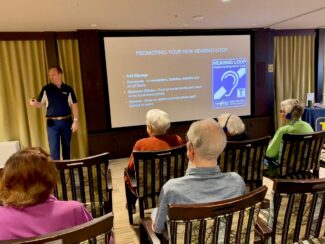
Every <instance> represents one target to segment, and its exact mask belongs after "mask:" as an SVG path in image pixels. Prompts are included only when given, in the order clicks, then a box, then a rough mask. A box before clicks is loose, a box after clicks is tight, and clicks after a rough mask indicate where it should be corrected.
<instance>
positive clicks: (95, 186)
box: [53, 153, 113, 218]
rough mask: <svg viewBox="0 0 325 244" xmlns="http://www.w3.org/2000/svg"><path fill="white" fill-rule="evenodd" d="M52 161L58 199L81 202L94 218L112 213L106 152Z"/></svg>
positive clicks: (109, 175) (110, 186)
mask: <svg viewBox="0 0 325 244" xmlns="http://www.w3.org/2000/svg"><path fill="white" fill-rule="evenodd" d="M53 162H54V164H55V165H56V167H57V169H58V172H59V178H60V181H59V182H58V184H57V186H56V187H55V189H54V195H55V196H56V197H57V198H58V199H60V200H76V201H79V202H82V203H84V205H85V207H86V208H87V209H88V210H89V211H90V212H91V214H92V216H93V217H94V218H96V217H98V216H102V215H104V214H107V213H110V212H112V210H113V206H112V189H113V188H112V181H111V173H110V170H109V168H108V166H109V153H102V154H98V155H94V156H90V157H87V158H81V159H72V160H61V161H60V160H57V161H53Z"/></svg>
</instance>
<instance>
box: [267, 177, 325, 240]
mask: <svg viewBox="0 0 325 244" xmlns="http://www.w3.org/2000/svg"><path fill="white" fill-rule="evenodd" d="M271 201H273V204H271V206H272V205H273V206H274V209H272V208H271V209H270V211H271V212H272V211H273V214H272V213H271V214H270V216H271V217H270V218H269V222H268V225H269V226H270V228H271V229H272V230H273V231H272V236H271V240H272V241H271V243H292V242H297V241H300V240H306V239H310V238H313V237H316V238H317V237H320V236H323V235H324V234H325V233H324V228H325V227H324V226H325V216H324V208H325V179H310V180H275V181H274V185H273V199H272V200H271ZM272 216H273V218H272Z"/></svg>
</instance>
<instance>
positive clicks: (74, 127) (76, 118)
mask: <svg viewBox="0 0 325 244" xmlns="http://www.w3.org/2000/svg"><path fill="white" fill-rule="evenodd" d="M71 111H72V117H73V123H72V125H71V130H72V132H73V133H74V132H76V131H77V130H78V128H79V124H78V123H79V122H78V121H79V114H78V104H77V103H72V104H71Z"/></svg>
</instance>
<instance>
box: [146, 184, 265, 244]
mask: <svg viewBox="0 0 325 244" xmlns="http://www.w3.org/2000/svg"><path fill="white" fill-rule="evenodd" d="M266 191H267V187H266V186H261V187H259V188H257V189H255V190H253V191H251V192H249V193H247V194H245V195H242V196H240V197H236V198H232V199H227V200H223V201H219V202H213V203H205V204H171V205H170V206H169V211H168V221H167V231H168V237H169V243H202V244H203V243H254V232H255V222H256V219H257V216H258V213H259V210H260V207H261V204H262V202H263V200H264V197H265V194H266ZM163 236H166V235H163ZM160 239H162V242H163V243H164V242H165V241H166V240H164V238H162V237H160ZM159 241H160V240H159V237H157V235H156V234H155V233H154V232H153V231H152V228H151V219H149V218H145V219H143V220H141V224H140V243H159Z"/></svg>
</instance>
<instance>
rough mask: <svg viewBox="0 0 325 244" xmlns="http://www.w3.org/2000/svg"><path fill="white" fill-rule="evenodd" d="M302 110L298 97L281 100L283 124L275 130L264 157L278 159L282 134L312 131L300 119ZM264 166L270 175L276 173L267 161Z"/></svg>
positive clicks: (275, 169)
mask: <svg viewBox="0 0 325 244" xmlns="http://www.w3.org/2000/svg"><path fill="white" fill-rule="evenodd" d="M304 110H305V109H304V106H303V105H302V104H301V103H300V102H299V100H298V99H287V100H284V101H282V102H281V104H280V118H281V124H283V126H281V127H280V128H278V130H277V131H276V132H275V134H274V136H273V138H272V140H271V142H270V144H269V146H268V148H267V150H266V157H267V158H268V159H271V160H272V161H275V162H277V161H278V158H279V154H280V147H281V141H282V136H283V135H284V134H305V133H311V132H314V130H313V128H312V127H311V126H310V124H308V123H307V122H305V121H302V120H301V116H302V114H303V113H304ZM272 165H273V164H272ZM265 167H267V169H268V173H269V175H270V176H272V175H275V174H276V172H277V168H276V167H274V166H271V164H268V163H266V164H265Z"/></svg>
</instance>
